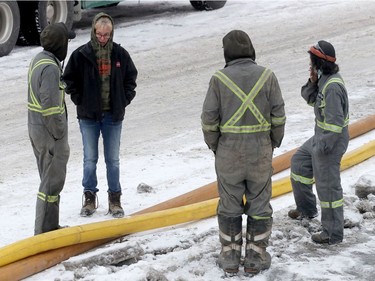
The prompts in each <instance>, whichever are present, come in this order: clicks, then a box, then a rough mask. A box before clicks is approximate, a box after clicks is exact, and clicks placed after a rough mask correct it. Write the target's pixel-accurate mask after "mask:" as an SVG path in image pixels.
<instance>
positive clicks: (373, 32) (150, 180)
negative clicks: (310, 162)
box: [0, 0, 375, 281]
mask: <svg viewBox="0 0 375 281" xmlns="http://www.w3.org/2000/svg"><path fill="white" fill-rule="evenodd" d="M99 11H100V10H91V11H87V12H85V13H84V15H83V16H84V18H83V20H82V21H81V22H80V23H79V24H77V26H76V32H77V38H76V39H74V40H72V42H71V44H70V46H69V54H70V52H71V51H72V50H74V49H75V48H77V47H78V46H80V45H81V44H83V43H85V42H87V41H88V40H89V36H90V27H91V19H92V17H93V15H95V14H96V13H97V12H99ZM103 11H105V12H107V13H109V14H110V15H112V16H113V17H114V18H115V23H116V28H115V41H116V42H119V43H121V44H122V45H123V46H124V47H125V48H126V49H127V50H128V51H129V52H130V54H131V56H132V57H133V59H134V61H135V64H136V66H137V67H138V70H139V79H138V88H137V96H136V98H135V99H134V102H133V103H132V104H131V105H130V106H129V107H128V108H127V115H126V119H125V122H124V128H123V135H122V147H121V183H122V186H123V198H122V202H123V207H124V209H125V212H126V213H127V214H131V213H134V212H137V211H139V210H142V209H144V208H147V207H149V206H152V205H155V204H157V203H160V202H162V201H165V200H168V199H170V198H173V197H175V196H178V195H181V194H183V193H186V192H188V191H191V190H194V189H196V188H198V187H201V186H203V185H205V184H208V183H211V182H213V181H215V180H216V179H215V171H214V158H213V155H212V153H211V152H210V151H209V150H208V149H207V148H206V145H205V144H204V141H203V137H202V133H201V128H200V112H201V108H202V103H203V99H204V97H205V94H206V90H207V86H208V81H209V79H210V77H211V75H212V74H213V73H214V72H215V71H216V70H217V69H220V68H222V67H223V65H224V59H223V54H222V43H221V39H222V37H223V36H224V35H225V34H226V33H227V32H229V31H230V30H232V29H242V30H244V31H246V32H248V34H249V35H250V37H251V39H252V41H253V44H254V47H255V49H256V52H257V62H258V63H259V64H261V65H264V66H267V67H269V68H271V69H273V70H274V72H275V74H276V76H277V77H278V79H279V83H280V86H281V89H282V91H283V95H284V99H285V104H286V114H287V126H286V135H285V139H284V141H283V145H282V147H281V148H280V149H278V150H276V151H275V156H277V155H280V154H282V153H284V152H286V151H289V150H291V149H293V148H295V147H298V146H300V145H301V144H302V143H303V142H304V141H305V140H306V139H307V138H308V137H310V136H311V135H312V134H313V126H314V120H313V119H314V116H313V112H312V108H310V107H309V106H307V105H306V104H305V103H304V101H303V100H302V98H301V97H300V87H301V85H302V84H303V83H305V81H306V79H307V78H308V55H307V53H306V51H307V49H308V48H309V46H310V45H311V44H313V43H315V42H316V41H318V40H320V39H325V40H327V41H330V42H331V43H332V44H333V45H334V46H335V48H336V53H337V59H338V60H337V62H338V64H339V65H340V68H341V74H342V76H343V77H344V79H345V81H346V85H347V88H348V90H349V98H350V109H351V110H350V111H351V112H350V118H351V121H357V120H359V119H361V118H363V117H366V116H368V115H371V114H374V113H375V112H374V98H373V95H374V93H375V67H374V52H373V50H374V43H375V41H374V38H375V17H374V14H375V2H374V1H342V0H325V1H320V0H317V1H304V0H303V1H297V0H296V1H289V0H279V1H275V0H269V1H266V0H258V1H253V0H250V1H236V0H229V1H228V3H227V5H226V6H225V7H224V8H223V9H220V10H217V11H210V12H197V11H195V10H193V8H192V7H191V6H190V4H189V2H188V1H187V0H184V1H141V2H140V3H138V1H125V2H123V3H120V4H119V6H117V7H114V8H107V9H104V10H103ZM40 50H41V48H40V47H17V48H16V49H15V50H14V51H13V52H12V53H11V54H10V55H9V56H7V57H2V58H0V73H1V75H0V85H1V87H0V100H1V103H0V119H1V120H2V121H1V124H0V132H1V133H0V155H1V156H0V157H1V168H0V229H1V232H0V233H1V234H0V246H5V245H8V244H10V243H13V242H16V241H18V240H21V239H24V238H27V237H30V236H32V235H33V226H34V215H35V214H34V212H35V200H36V193H37V190H38V185H39V178H38V172H37V167H36V163H35V159H34V155H33V153H32V149H31V146H30V143H29V139H28V134H27V125H26V124H27V109H26V100H27V85H26V75H27V68H28V64H29V62H30V60H31V58H32V57H33V56H34V55H35V54H37V53H38V52H39V51H40ZM69 54H68V56H69ZM67 104H68V112H69V116H70V121H69V126H70V127H69V141H70V146H71V157H70V161H69V164H68V175H67V179H66V186H65V188H64V190H63V192H62V194H61V211H60V222H61V224H62V225H70V226H75V225H81V224H86V223H91V222H98V221H103V220H109V219H111V217H110V216H108V215H106V213H107V197H106V189H107V186H106V178H105V165H104V161H103V157H101V158H100V163H99V167H98V178H99V188H100V192H99V193H98V196H99V204H100V205H99V208H98V210H97V212H96V213H95V214H94V216H92V217H91V218H81V217H80V216H79V211H80V207H81V200H82V187H81V177H82V144H81V136H80V133H79V129H78V125H77V121H76V118H75V107H74V105H73V104H72V102H71V101H70V100H69V97H68V98H67ZM374 138H375V133H374V132H371V133H368V134H366V135H364V136H362V137H360V138H357V139H355V140H354V141H352V142H351V143H350V146H349V150H352V149H354V148H356V147H358V146H360V145H361V144H363V143H366V142H368V141H370V140H373V139H374ZM101 156H102V154H101ZM374 164H375V159H374V158H372V159H370V160H367V161H365V162H363V163H362V164H360V165H357V166H356V167H354V168H352V169H350V170H347V171H344V172H342V184H343V188H344V191H345V199H346V200H345V216H346V219H347V222H348V223H349V222H350V223H352V224H354V227H352V228H346V229H345V238H344V241H343V243H341V244H339V245H336V246H321V245H316V244H313V243H312V242H311V240H310V233H309V232H313V231H317V230H318V229H319V227H320V223H319V219H316V220H313V221H312V222H311V223H307V222H302V223H301V222H295V221H291V220H290V219H288V218H287V215H286V214H287V211H288V210H289V209H290V208H292V207H293V206H294V199H293V196H292V195H291V194H288V195H284V196H281V197H279V198H275V199H273V200H272V205H273V207H274V210H275V214H274V226H273V233H272V237H271V239H270V244H271V245H270V247H269V248H268V250H269V251H270V253H271V255H272V258H273V259H272V266H271V268H270V269H269V270H267V271H265V272H263V273H261V274H259V275H258V276H256V277H253V278H252V280H297V281H299V280H372V279H373V276H374V274H375V268H374V264H375V257H374V252H375V220H374V214H375V213H374V212H373V210H372V209H371V208H372V207H373V206H374V205H375V198H374V197H373V196H369V200H362V201H360V200H359V199H358V198H357V197H356V196H355V192H354V185H355V184H356V183H357V181H358V180H359V178H360V177H361V176H362V175H366V179H367V180H368V182H367V184H369V185H372V186H373V185H374V184H375V180H374V177H375V168H374ZM288 173H289V172H288V171H285V172H283V173H280V175H275V179H277V178H279V177H281V176H285V175H287V174H288ZM140 183H146V184H148V185H150V186H152V187H153V191H152V192H151V193H139V192H137V186H138V185H139V184H140ZM358 205H359V206H361V208H360V209H361V211H362V212H364V211H363V210H364V209H365V210H367V211H368V212H366V213H364V214H361V213H360V212H359V210H358V208H357V207H358ZM129 249H130V250H131V251H133V252H137V253H138V258H137V261H136V260H135V259H130V260H129V261H128V262H126V263H123V264H120V265H119V264H118V265H108V264H99V262H98V263H97V265H96V264H92V263H91V264H90V263H86V260H87V259H89V260H93V257H94V256H98V255H99V256H105V255H110V254H112V255H113V254H114V253H116V252H117V253H118V252H119V251H121V250H122V252H124V251H125V250H128V251H129ZM219 250H220V244H219V239H218V227H217V222H216V218H215V217H213V218H208V219H205V220H203V221H198V222H194V223H188V224H184V225H179V226H173V227H169V228H164V229H162V230H154V231H148V232H144V233H137V234H132V235H128V236H126V237H124V238H123V239H121V240H120V241H118V243H114V244H111V245H107V246H105V247H102V248H100V249H97V250H95V251H91V252H89V253H86V254H83V255H80V256H77V257H73V258H71V259H69V260H68V261H66V262H65V263H62V264H59V265H57V266H55V267H53V268H51V269H48V270H46V271H44V272H41V273H39V274H36V275H34V276H32V277H29V278H27V280H61V281H63V280H64V281H65V280H98V281H102V280H111V281H112V280H131V281H133V280H134V281H138V280H155V281H156V280H160V281H162V280H175V281H185V280H186V281H191V280H210V281H211V280H212V281H215V280H247V279H248V278H249V277H248V276H245V275H244V274H243V272H242V271H241V270H240V273H239V274H238V275H237V276H234V277H227V276H225V275H224V274H223V272H222V271H221V270H220V269H219V268H218V267H217V266H216V259H217V256H218V253H219ZM77 265H78V266H77ZM0 279H1V277H0Z"/></svg>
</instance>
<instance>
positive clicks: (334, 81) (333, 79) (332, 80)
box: [322, 77, 345, 96]
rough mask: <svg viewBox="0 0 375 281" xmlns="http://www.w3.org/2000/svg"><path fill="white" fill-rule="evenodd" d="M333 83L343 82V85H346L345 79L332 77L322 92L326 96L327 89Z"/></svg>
mask: <svg viewBox="0 0 375 281" xmlns="http://www.w3.org/2000/svg"><path fill="white" fill-rule="evenodd" d="M332 83H339V84H342V85H343V86H345V83H344V81H343V80H342V79H341V78H336V77H335V78H331V79H329V80H328V82H327V83H326V84H325V85H324V87H323V90H322V94H323V95H324V96H325V94H326V89H327V87H328V85H330V84H332Z"/></svg>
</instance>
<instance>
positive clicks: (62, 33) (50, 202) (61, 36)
mask: <svg viewBox="0 0 375 281" xmlns="http://www.w3.org/2000/svg"><path fill="white" fill-rule="evenodd" d="M73 38H75V33H74V32H72V31H68V29H67V27H66V26H65V24H64V23H54V24H50V25H48V26H47V27H46V28H44V30H43V31H42V32H41V34H40V43H41V46H42V47H43V51H42V52H40V53H38V54H37V55H36V56H35V57H34V58H33V60H32V61H31V63H30V67H29V72H28V131H29V138H30V141H31V145H32V148H33V151H34V154H35V157H36V162H37V166H38V170H39V176H40V180H41V183H40V185H39V192H38V196H37V201H36V218H35V228H34V234H35V235H37V234H41V233H44V232H47V231H51V230H56V229H58V228H60V226H59V204H60V192H61V191H62V189H63V187H64V183H65V177H66V165H67V162H68V159H69V154H70V150H69V144H68V123H67V111H66V105H65V92H64V88H65V85H64V83H63V82H62V80H61V75H62V67H61V62H62V61H64V59H65V58H66V55H67V51H68V41H69V39H73Z"/></svg>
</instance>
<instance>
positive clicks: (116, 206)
mask: <svg viewBox="0 0 375 281" xmlns="http://www.w3.org/2000/svg"><path fill="white" fill-rule="evenodd" d="M120 197H121V191H119V192H108V204H109V210H108V212H109V213H110V214H112V217H114V218H122V217H123V216H124V210H123V209H122V207H121V202H120Z"/></svg>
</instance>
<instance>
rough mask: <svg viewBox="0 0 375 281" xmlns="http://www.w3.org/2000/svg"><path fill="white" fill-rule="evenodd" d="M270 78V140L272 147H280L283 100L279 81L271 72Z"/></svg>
mask: <svg viewBox="0 0 375 281" xmlns="http://www.w3.org/2000/svg"><path fill="white" fill-rule="evenodd" d="M270 78H271V89H272V93H271V95H270V103H271V141H272V147H274V148H275V147H280V145H281V142H282V140H283V138H284V129H285V121H286V117H285V109H284V100H283V97H282V94H281V89H280V86H279V82H278V81H277V78H276V76H275V74H273V73H272V76H271V77H270Z"/></svg>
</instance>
